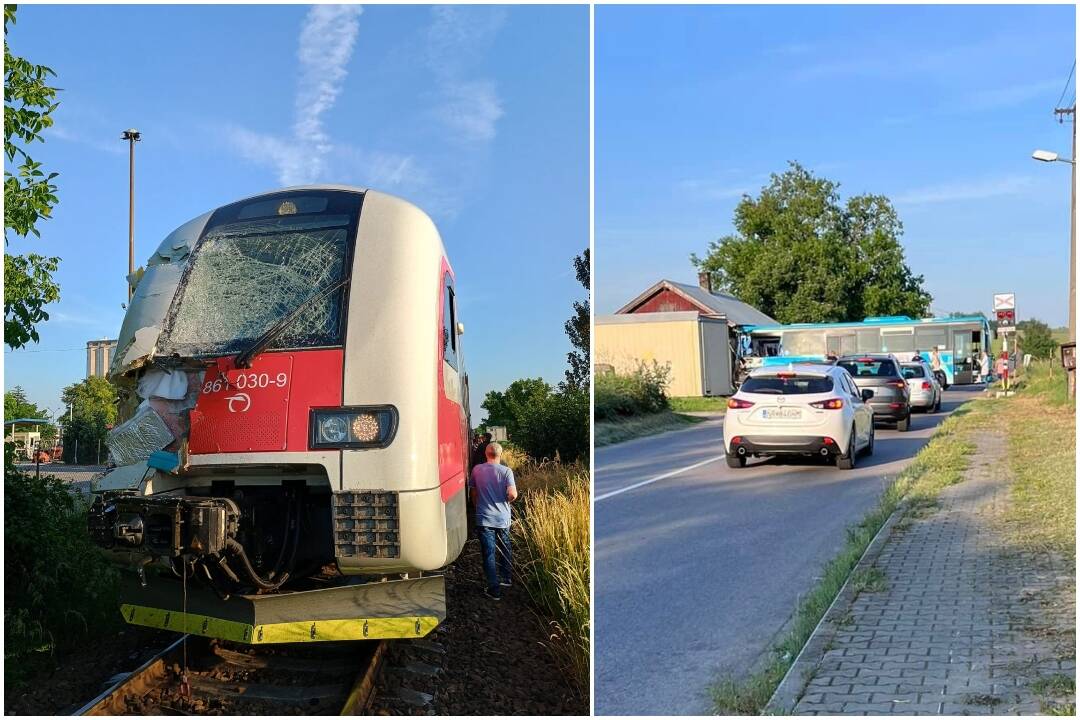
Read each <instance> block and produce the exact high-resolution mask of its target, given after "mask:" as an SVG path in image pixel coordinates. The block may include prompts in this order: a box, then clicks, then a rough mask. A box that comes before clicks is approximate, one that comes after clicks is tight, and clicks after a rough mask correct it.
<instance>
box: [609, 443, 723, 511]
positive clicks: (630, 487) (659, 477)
mask: <svg viewBox="0 0 1080 720" xmlns="http://www.w3.org/2000/svg"><path fill="white" fill-rule="evenodd" d="M723 457H725V455H724V454H723V453H721V454H720V455H717V456H716V457H711V458H709V459H708V460H702V461H701V462H699V463H694V464H693V465H687V466H686V467H684V468H679V469H678V470H672V471H671V472H666V473H664V474H663V475H657V476H656V477H654V478H649V479H648V480H642V481H641V482H639V483H634V484H633V485H627V486H626V487H624V488H619V489H618V490H612V491H611V492H608V493H604V494H603V495H598V496H597V497H596V498H595V499H594V500H593V502H594V503H598V502H600V501H601V500H607V499H608V498H609V497H615V496H616V495H621V494H623V493H624V492H629V491H631V490H636V489H637V488H639V487H644V486H646V485H652V484H653V483H654V482H659V481H660V480H666V479H667V478H669V477H674V476H676V475H679V474H680V473H684V472H686V471H687V470H693V469H694V468H699V467H701V466H702V465H708V464H709V463H711V462H716V461H717V460H720V459H721V458H723Z"/></svg>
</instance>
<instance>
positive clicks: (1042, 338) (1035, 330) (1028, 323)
mask: <svg viewBox="0 0 1080 720" xmlns="http://www.w3.org/2000/svg"><path fill="white" fill-rule="evenodd" d="M1016 329H1017V330H1018V331H1020V337H1021V340H1020V351H1021V352H1023V353H1028V354H1030V355H1031V357H1034V358H1039V359H1041V360H1045V359H1047V358H1052V357H1054V353H1056V352H1057V348H1058V343H1057V340H1054V336H1053V333H1052V332H1051V330H1050V326H1049V325H1047V324H1046V323H1044V322H1043V321H1042V320H1036V319H1034V318H1032V319H1031V320H1021V321H1020V322H1018V323H1016Z"/></svg>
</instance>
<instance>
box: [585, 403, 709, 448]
mask: <svg viewBox="0 0 1080 720" xmlns="http://www.w3.org/2000/svg"><path fill="white" fill-rule="evenodd" d="M706 419H707V418H703V417H695V416H693V415H682V414H680V413H677V412H671V411H670V410H664V411H662V412H658V413H653V414H651V415H639V416H636V417H629V418H626V419H620V420H598V421H596V422H595V423H594V424H593V428H594V435H593V437H594V442H595V446H596V447H604V446H605V445H614V444H616V443H621V442H625V441H627V440H633V439H634V438H639V437H645V436H647V435H658V434H660V433H663V432H668V431H670V430H682V429H684V428H688V427H690V426H691V425H695V424H697V423H702V422H705V421H706Z"/></svg>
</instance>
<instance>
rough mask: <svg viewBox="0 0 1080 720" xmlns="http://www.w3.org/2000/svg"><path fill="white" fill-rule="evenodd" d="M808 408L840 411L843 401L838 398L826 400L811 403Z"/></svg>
mask: <svg viewBox="0 0 1080 720" xmlns="http://www.w3.org/2000/svg"><path fill="white" fill-rule="evenodd" d="M810 407H816V408H818V409H819V410H840V409H842V408H843V407H844V401H843V400H841V399H840V398H829V399H828V400H818V401H817V402H812V403H810Z"/></svg>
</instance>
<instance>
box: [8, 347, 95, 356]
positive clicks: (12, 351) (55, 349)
mask: <svg viewBox="0 0 1080 720" xmlns="http://www.w3.org/2000/svg"><path fill="white" fill-rule="evenodd" d="M76 350H86V346H85V345H84V346H83V347H74V348H45V349H41V350H23V349H21V348H20V349H19V350H5V351H4V354H5V355H11V354H13V353H19V354H20V355H21V354H23V353H39V352H74V351H76Z"/></svg>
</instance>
